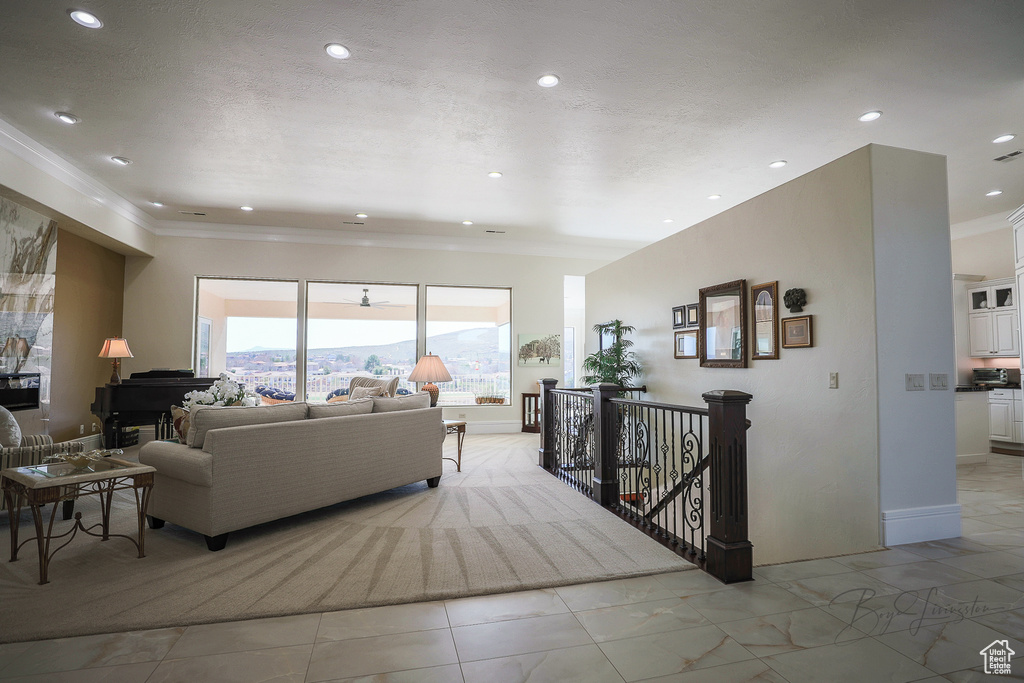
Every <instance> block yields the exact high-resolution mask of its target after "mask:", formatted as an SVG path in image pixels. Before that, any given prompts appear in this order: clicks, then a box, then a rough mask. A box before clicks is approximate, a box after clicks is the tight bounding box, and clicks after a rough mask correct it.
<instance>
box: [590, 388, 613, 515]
mask: <svg viewBox="0 0 1024 683" xmlns="http://www.w3.org/2000/svg"><path fill="white" fill-rule="evenodd" d="M618 394H619V387H618V385H615V384H598V385H597V386H596V387H594V494H593V497H594V500H595V501H597V502H598V503H599V504H600V505H604V506H606V507H607V506H611V505H616V504H618V502H619V468H618V461H617V460H616V454H615V451H616V450H617V445H618V441H619V421H618V420H617V419H615V411H616V408H615V404H614V403H612V402H611V401H610V400H609V399H613V398H615V397H616V396H618Z"/></svg>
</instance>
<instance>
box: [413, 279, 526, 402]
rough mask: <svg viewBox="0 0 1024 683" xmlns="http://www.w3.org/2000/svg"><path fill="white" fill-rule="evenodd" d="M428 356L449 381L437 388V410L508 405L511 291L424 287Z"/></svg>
mask: <svg viewBox="0 0 1024 683" xmlns="http://www.w3.org/2000/svg"><path fill="white" fill-rule="evenodd" d="M426 289H427V291H426V295H427V299H426V304H427V310H426V323H427V330H426V333H427V347H426V350H427V352H428V353H433V354H435V355H437V356H440V357H441V360H442V361H443V362H444V364H445V367H447V368H448V372H449V374H451V376H452V381H451V382H442V383H438V387H439V389H440V390H441V394H440V398H439V400H438V405H444V406H460V405H477V404H483V405H500V404H502V403H504V404H508V403H510V402H511V394H510V385H511V378H512V376H511V372H510V369H511V363H512V290H511V289H509V288H505V287H442V286H433V285H428V286H427V288H426Z"/></svg>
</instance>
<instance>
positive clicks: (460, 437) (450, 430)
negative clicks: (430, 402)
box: [442, 420, 466, 472]
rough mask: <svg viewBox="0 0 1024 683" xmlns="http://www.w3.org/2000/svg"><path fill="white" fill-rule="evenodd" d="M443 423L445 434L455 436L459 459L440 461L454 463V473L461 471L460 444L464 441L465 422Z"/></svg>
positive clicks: (450, 421) (446, 421)
mask: <svg viewBox="0 0 1024 683" xmlns="http://www.w3.org/2000/svg"><path fill="white" fill-rule="evenodd" d="M442 422H443V423H444V433H445V434H455V435H456V439H457V441H458V445H459V459H458V460H456V459H455V458H442V460H451V461H452V462H453V463H455V471H456V472H461V471H462V442H463V441H465V440H466V422H465V420H442Z"/></svg>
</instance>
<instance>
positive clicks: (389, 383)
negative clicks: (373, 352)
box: [348, 375, 400, 398]
mask: <svg viewBox="0 0 1024 683" xmlns="http://www.w3.org/2000/svg"><path fill="white" fill-rule="evenodd" d="M399 379H400V378H399V377H398V376H397V375H396V376H393V377H389V378H387V379H382V378H377V377H353V378H352V381H350V382H349V383H348V390H349V391H352V390H353V389H355V388H356V387H380V391H381V395H382V396H388V397H391V398H394V396H395V390H396V389H398V380H399Z"/></svg>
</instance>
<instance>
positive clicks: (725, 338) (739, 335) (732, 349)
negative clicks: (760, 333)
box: [697, 280, 747, 368]
mask: <svg viewBox="0 0 1024 683" xmlns="http://www.w3.org/2000/svg"><path fill="white" fill-rule="evenodd" d="M698 313H699V315H700V327H699V330H700V331H699V334H698V336H697V341H698V356H699V358H700V365H701V367H704V368H745V367H747V332H746V323H747V281H746V280H733V281H732V282H723V283H722V284H720V285H714V286H712V287H703V288H701V290H700V306H699V309H698Z"/></svg>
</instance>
